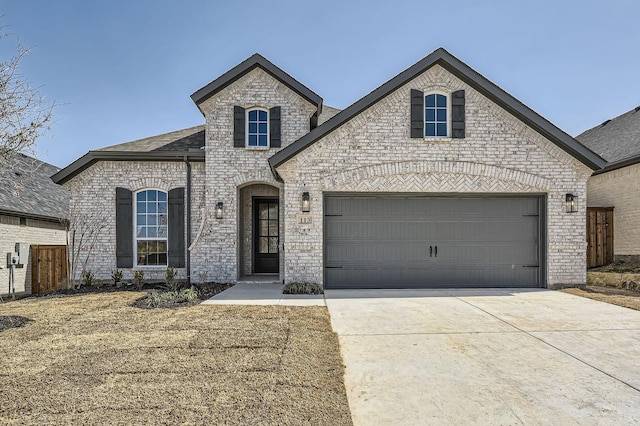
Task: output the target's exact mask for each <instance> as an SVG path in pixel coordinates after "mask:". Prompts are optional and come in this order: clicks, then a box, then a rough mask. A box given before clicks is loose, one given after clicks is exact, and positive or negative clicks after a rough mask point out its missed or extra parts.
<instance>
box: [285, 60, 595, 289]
mask: <svg viewBox="0 0 640 426" xmlns="http://www.w3.org/2000/svg"><path fill="white" fill-rule="evenodd" d="M410 89H418V90H423V91H425V92H429V91H444V92H446V93H451V92H453V91H455V90H459V89H465V90H466V138H465V139H430V140H429V139H411V138H410V137H409V135H410V129H409V125H410V120H409V117H410V100H409V96H410ZM278 173H279V174H280V176H282V178H283V179H284V181H285V182H286V184H285V212H284V215H285V216H286V217H288V218H292V217H295V215H296V214H298V213H299V209H300V206H299V197H300V194H301V193H302V192H303V191H309V192H310V193H311V197H312V215H313V226H311V227H309V226H304V227H301V226H299V225H297V224H296V223H295V222H294V221H291V220H289V221H287V222H286V225H285V235H286V242H285V254H286V259H285V280H286V281H300V280H302V281H313V282H322V279H323V278H322V277H323V268H322V250H323V247H322V244H323V237H322V219H323V218H322V201H323V193H324V192H330V191H346V192H417V193H445V192H446V193H456V192H459V193H532V194H547V196H548V207H547V229H548V235H547V239H548V244H547V253H548V261H547V267H548V269H547V282H548V284H549V285H550V286H554V285H560V284H584V283H585V281H586V258H585V248H586V242H585V214H584V206H581V207H580V212H579V213H578V214H567V213H566V212H565V207H564V197H565V194H566V193H567V192H572V193H574V194H576V195H578V196H579V197H581V198H582V197H584V196H585V193H586V191H585V190H586V180H587V177H588V176H589V175H590V174H591V171H590V170H589V169H588V168H587V167H586V166H584V165H582V164H581V163H579V162H578V161H576V160H575V159H574V158H573V157H571V156H570V155H569V154H567V153H565V152H564V151H562V150H561V149H560V148H558V147H557V146H556V145H554V144H553V143H551V142H550V141H548V140H546V139H545V138H543V137H542V136H540V135H539V134H538V133H536V132H534V131H533V130H531V129H530V128H529V127H527V126H526V125H524V124H523V123H522V122H520V121H519V120H517V119H515V118H514V117H513V116H511V115H510V114H508V113H507V112H506V111H504V110H503V109H501V108H500V107H498V106H497V105H496V104H494V103H492V102H490V101H489V100H488V99H487V98H485V97H484V96H483V95H481V94H480V93H478V92H477V91H475V90H474V89H472V88H471V87H470V86H468V85H466V84H465V83H464V82H462V81H461V80H459V79H458V78H456V77H455V76H453V75H452V74H450V73H448V72H447V71H446V70H444V69H443V68H442V67H440V66H434V67H433V68H431V69H429V70H428V71H427V72H425V73H424V74H422V75H421V76H419V77H417V78H416V79H414V80H413V81H411V82H409V83H408V84H406V85H405V86H403V87H401V88H399V89H398V90H397V91H395V92H394V93H391V94H390V95H389V96H387V97H386V98H385V99H383V100H381V101H380V102H378V103H377V104H376V105H373V106H372V107H370V108H369V109H367V110H365V111H363V112H362V113H361V114H360V115H359V116H357V117H355V118H353V119H352V120H351V121H349V122H348V123H346V124H345V125H344V126H342V127H341V128H340V129H338V130H336V131H334V132H332V133H330V134H329V135H327V136H326V137H324V138H323V139H321V140H319V141H318V142H316V143H315V144H314V145H313V146H311V147H309V148H307V149H306V150H305V151H303V152H301V153H300V154H298V155H297V156H296V157H294V158H293V159H291V160H289V161H288V162H286V163H285V164H283V165H282V166H280V167H278Z"/></svg>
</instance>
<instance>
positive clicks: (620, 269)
mask: <svg viewBox="0 0 640 426" xmlns="http://www.w3.org/2000/svg"><path fill="white" fill-rule="evenodd" d="M589 272H616V273H620V274H640V262H638V261H619V262H616V263H612V264H610V265H604V266H599V267H597V268H591V269H589Z"/></svg>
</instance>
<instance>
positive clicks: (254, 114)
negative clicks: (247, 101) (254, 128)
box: [249, 109, 258, 121]
mask: <svg viewBox="0 0 640 426" xmlns="http://www.w3.org/2000/svg"><path fill="white" fill-rule="evenodd" d="M257 119H258V111H256V110H255V109H254V110H251V111H249V121H256V120H257Z"/></svg>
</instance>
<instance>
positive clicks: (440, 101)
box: [436, 95, 447, 108]
mask: <svg viewBox="0 0 640 426" xmlns="http://www.w3.org/2000/svg"><path fill="white" fill-rule="evenodd" d="M436 102H437V103H436V106H438V107H444V108H446V106H447V97H446V96H444V95H436Z"/></svg>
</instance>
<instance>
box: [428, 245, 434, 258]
mask: <svg viewBox="0 0 640 426" xmlns="http://www.w3.org/2000/svg"><path fill="white" fill-rule="evenodd" d="M429 257H433V246H429Z"/></svg>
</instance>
